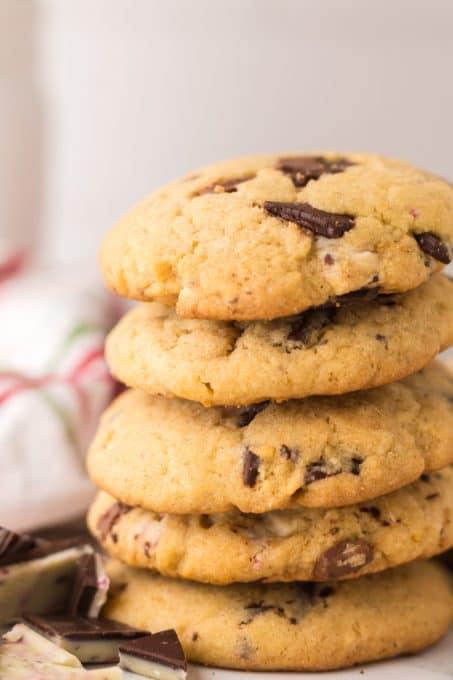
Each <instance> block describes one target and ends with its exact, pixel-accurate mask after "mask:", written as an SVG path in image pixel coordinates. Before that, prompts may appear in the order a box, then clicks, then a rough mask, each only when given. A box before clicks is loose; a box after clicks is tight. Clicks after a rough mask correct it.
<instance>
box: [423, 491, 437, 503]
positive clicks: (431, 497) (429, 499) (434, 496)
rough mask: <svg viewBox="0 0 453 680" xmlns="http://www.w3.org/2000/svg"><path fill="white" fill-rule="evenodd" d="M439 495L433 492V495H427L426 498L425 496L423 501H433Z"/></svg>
mask: <svg viewBox="0 0 453 680" xmlns="http://www.w3.org/2000/svg"><path fill="white" fill-rule="evenodd" d="M439 496H440V493H438V492H435V493H429V494H428V495H427V496H425V500H427V501H433V500H434V499H435V498H439Z"/></svg>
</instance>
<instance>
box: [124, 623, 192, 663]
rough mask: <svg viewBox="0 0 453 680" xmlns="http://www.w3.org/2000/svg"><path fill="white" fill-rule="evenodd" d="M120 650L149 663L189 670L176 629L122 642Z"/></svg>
mask: <svg viewBox="0 0 453 680" xmlns="http://www.w3.org/2000/svg"><path fill="white" fill-rule="evenodd" d="M119 650H120V654H127V655H128V656H135V657H136V658H139V659H143V660H144V661H147V662H149V663H156V664H159V665H161V666H168V667H169V668H176V669H180V670H182V671H186V670H187V662H186V657H185V655H184V650H183V648H182V645H181V643H180V641H179V638H178V636H177V634H176V631H174V630H163V631H162V632H160V633H154V634H149V635H145V636H142V637H139V638H137V639H136V640H132V641H131V642H128V643H126V644H121V645H120V647H119ZM120 665H121V664H120Z"/></svg>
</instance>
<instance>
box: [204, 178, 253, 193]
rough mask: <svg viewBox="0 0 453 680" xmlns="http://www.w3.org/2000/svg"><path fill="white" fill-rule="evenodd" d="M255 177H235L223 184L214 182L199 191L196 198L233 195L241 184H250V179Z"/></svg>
mask: <svg viewBox="0 0 453 680" xmlns="http://www.w3.org/2000/svg"><path fill="white" fill-rule="evenodd" d="M254 176H255V175H247V176H246V177H234V178H232V179H227V180H224V181H222V182H214V183H213V184H210V185H209V186H207V187H204V189H199V190H198V191H197V192H196V193H195V194H193V195H194V196H203V195H204V194H214V193H220V194H223V193H225V194H233V193H234V192H235V191H237V190H238V189H237V188H238V186H239V184H242V183H243V182H248V180H249V179H253V177H254Z"/></svg>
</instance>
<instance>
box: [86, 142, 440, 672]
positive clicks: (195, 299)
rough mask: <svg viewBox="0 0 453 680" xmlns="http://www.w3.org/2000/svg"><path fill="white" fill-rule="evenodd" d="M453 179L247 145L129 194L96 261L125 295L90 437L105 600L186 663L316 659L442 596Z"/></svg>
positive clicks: (413, 640) (408, 637)
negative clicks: (176, 642)
mask: <svg viewBox="0 0 453 680" xmlns="http://www.w3.org/2000/svg"><path fill="white" fill-rule="evenodd" d="M452 247H453V188H452V187H451V185H449V184H448V183H447V182H445V181H443V180H442V179H439V178H437V177H433V176H431V175H429V174H428V173H426V172H423V171H421V170H418V169H415V168H413V167H411V166H409V165H407V164H405V163H402V162H398V161H394V160H389V159H385V158H381V157H377V156H367V155H359V154H348V155H343V156H339V155H337V154H326V155H322V156H289V157H258V158H256V157H255V158H245V159H240V160H235V161H230V162H227V163H223V164H219V165H214V166H211V167H209V168H205V169H203V170H200V171H198V172H195V173H193V174H190V175H188V176H187V177H184V178H183V179H181V180H179V181H176V182H174V183H173V184H170V185H168V186H166V187H164V188H163V189H161V190H160V191H158V192H156V193H154V194H152V195H151V196H150V197H148V198H146V199H145V200H144V201H143V202H142V203H140V204H139V205H138V206H136V207H135V208H133V209H132V210H131V211H130V212H129V213H128V214H127V215H126V216H125V217H124V218H123V219H122V220H121V221H120V223H119V224H118V225H117V226H116V227H115V228H114V229H113V231H112V232H111V233H110V234H109V235H108V236H107V239H106V241H105V243H104V245H103V249H102V269H103V273H104V276H105V279H106V281H107V283H108V284H109V285H110V287H112V288H113V289H115V290H116V291H117V292H118V293H120V294H121V295H124V296H126V297H129V298H134V299H138V300H142V301H145V304H142V305H140V306H137V307H135V308H134V309H132V311H130V312H129V313H127V314H126V316H125V317H124V318H123V319H122V321H121V322H120V323H119V324H118V326H117V327H116V328H115V329H114V330H113V332H112V333H111V335H110V337H109V339H108V342H107V360H108V363H109V365H110V367H111V369H112V372H113V373H114V375H115V376H117V377H118V378H119V379H120V380H121V381H123V382H124V383H125V384H126V385H128V386H129V387H131V388H133V389H130V390H129V391H126V392H125V393H123V394H122V395H121V396H120V397H119V398H118V399H117V400H116V402H115V403H114V404H113V405H112V406H111V407H110V408H109V409H108V410H107V411H106V413H105V415H104V416H103V418H102V420H101V423H100V427H99V430H98V433H97V436H96V438H95V440H94V442H93V445H92V447H91V450H90V453H89V471H90V474H91V477H92V479H93V480H94V482H95V483H96V484H97V486H98V487H100V489H101V491H100V492H99V495H98V497H97V498H96V499H95V501H94V503H93V505H92V507H91V509H90V512H89V526H90V528H91V531H92V532H93V534H94V535H95V536H96V537H97V538H98V539H99V541H100V543H101V544H102V545H103V546H104V548H105V550H106V551H107V552H108V553H109V554H110V555H111V556H112V557H113V558H115V559H113V560H112V561H111V564H110V566H109V569H110V573H111V576H112V579H113V582H114V584H116V586H117V587H116V589H114V591H113V595H112V597H111V599H110V602H109V603H108V604H107V607H106V609H105V612H104V613H105V615H106V616H108V617H111V618H115V619H118V620H120V621H123V622H125V623H128V624H131V625H133V626H136V627H139V628H147V629H150V630H160V629H163V628H168V627H174V628H176V630H177V631H178V633H179V635H180V637H181V640H182V643H183V645H184V648H185V651H186V654H187V656H188V658H189V659H190V660H192V661H194V662H201V663H205V664H212V665H216V666H224V667H228V668H245V669H310V670H315V669H333V668H338V667H344V666H348V665H352V664H355V663H361V662H365V661H370V660H375V659H380V658H384V657H389V656H394V655H397V654H401V653H408V652H414V651H417V650H420V649H422V648H423V647H425V646H427V645H429V644H431V643H433V642H434V641H435V640H437V639H438V638H440V637H441V635H442V634H443V633H444V632H445V631H446V629H447V628H448V626H449V624H450V622H451V619H452V615H453V596H452V591H451V583H450V581H449V576H448V575H447V573H446V572H445V571H444V570H443V567H441V566H440V564H437V563H435V562H433V561H431V562H429V561H423V560H427V559H428V558H430V557H432V556H434V555H437V554H439V553H441V552H443V551H445V550H447V549H448V548H450V547H452V546H453V521H452V518H453V380H452V376H451V375H450V374H449V372H448V371H447V369H446V368H444V367H443V366H442V364H440V363H435V362H433V359H434V357H435V356H436V355H437V354H438V352H440V351H441V350H443V349H445V348H447V347H448V346H449V345H450V344H452V343H453V283H452V282H451V281H450V280H449V279H448V278H446V277H445V276H444V275H442V274H441V273H440V270H441V269H442V268H443V267H444V265H446V264H447V263H448V262H449V261H450V259H451V255H452Z"/></svg>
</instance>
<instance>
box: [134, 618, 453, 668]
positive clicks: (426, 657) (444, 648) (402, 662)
mask: <svg viewBox="0 0 453 680" xmlns="http://www.w3.org/2000/svg"><path fill="white" fill-rule="evenodd" d="M452 677H453V630H452V631H450V634H449V635H448V636H447V637H446V638H444V640H442V641H441V642H440V643H439V644H437V645H435V646H434V647H432V648H431V649H428V650H427V651H426V652H424V653H423V654H417V655H416V656H412V657H407V658H401V659H396V660H393V661H392V660H391V661H383V662H381V663H376V664H368V665H366V666H357V668H353V669H349V670H345V671H336V672H331V673H243V672H239V671H237V672H234V671H222V670H217V669H213V668H200V667H194V666H192V667H191V668H190V670H189V673H188V676H187V679H188V680H274V678H278V680H301V679H302V678H304V680H356V679H357V680H359V679H362V678H363V680H367V679H368V680H401V678H410V680H435V679H437V680H440V679H441V678H445V679H447V678H450V679H451V678H452ZM138 678H140V676H138V675H133V674H132V673H124V680H137V679H138Z"/></svg>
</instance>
